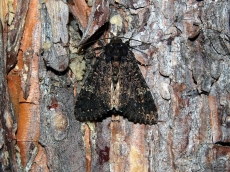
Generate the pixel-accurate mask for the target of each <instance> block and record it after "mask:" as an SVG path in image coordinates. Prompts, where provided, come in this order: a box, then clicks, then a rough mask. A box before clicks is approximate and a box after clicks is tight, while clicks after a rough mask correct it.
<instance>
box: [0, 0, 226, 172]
mask: <svg viewBox="0 0 230 172" xmlns="http://www.w3.org/2000/svg"><path fill="white" fill-rule="evenodd" d="M90 3H91V4H90ZM229 7H230V4H229V2H228V1H221V0H216V1H211V0H207V1H195V0H190V1H185V2H184V1H181V0H179V1H174V0H170V1H166V0H158V1H157V0H154V1H153V0H152V1H149V0H119V1H118V0H117V1H116V2H114V1H113V0H110V1H109V0H95V1H93V2H91V1H88V4H86V2H85V1H80V0H72V1H69V2H64V1H61V0H55V1H53V0H46V1H39V0H27V1H22V0H18V1H11V0H8V1H6V0H2V1H1V2H0V15H1V16H0V18H1V22H2V25H3V28H1V29H0V33H1V35H0V93H1V94H0V96H1V101H0V107H1V118H0V121H1V123H0V127H1V129H0V161H1V164H0V165H1V166H0V171H1V170H2V171H55V172H56V171H57V172H62V171H63V172H68V171H70V172H74V171H80V172H83V171H87V172H89V171H92V172H96V171H108V172H109V171H111V172H112V171H114V172H115V171H116V172H118V171H119V172H121V171H125V172H129V171H130V172H135V171H142V172H144V171H150V172H153V171H220V172H222V171H223V172H225V171H230V165H229V161H230V135H229V127H230V116H229V114H230V44H229V42H230V41H229V39H230V34H229V32H230V9H229ZM104 25H106V26H108V29H107V30H103V29H101V30H100V28H101V27H102V28H103V26H104ZM105 28H106V27H105ZM101 31H103V32H101ZM98 35H104V36H105V37H106V38H111V37H113V36H122V38H124V37H125V38H131V39H130V44H131V46H133V49H132V51H133V53H134V54H135V56H136V58H137V59H139V60H140V61H143V62H147V63H150V64H151V66H148V67H142V66H141V67H140V70H141V71H142V73H143V76H144V77H145V79H146V81H147V83H148V86H149V88H150V90H151V92H152V95H153V97H154V100H155V103H156V106H157V110H158V118H159V119H158V120H159V122H158V123H157V124H156V125H144V124H142V125H140V124H134V123H132V122H129V121H128V120H127V119H123V118H122V117H119V116H118V117H114V116H113V117H106V118H104V120H102V121H100V122H99V121H95V122H84V123H82V122H79V121H77V120H76V119H75V117H74V106H75V102H76V98H77V95H78V93H79V91H80V87H81V85H82V84H84V80H85V78H86V77H87V73H88V71H87V70H88V66H89V63H88V61H87V60H86V59H85V58H84V57H86V56H90V57H92V56H93V55H92V53H91V54H90V53H89V52H88V51H86V53H85V54H84V53H79V47H80V44H81V45H83V44H84V43H86V42H87V41H89V39H91V40H92V39H94V38H96V37H98ZM134 39H136V40H139V41H140V42H138V41H134ZM104 40H105V43H108V42H109V39H104ZM125 40H127V39H124V41H125ZM100 42H101V41H99V42H98V44H100ZM93 43H94V42H93ZM91 47H92V46H91V44H87V48H88V49H90V48H91ZM88 49H87V50H88Z"/></svg>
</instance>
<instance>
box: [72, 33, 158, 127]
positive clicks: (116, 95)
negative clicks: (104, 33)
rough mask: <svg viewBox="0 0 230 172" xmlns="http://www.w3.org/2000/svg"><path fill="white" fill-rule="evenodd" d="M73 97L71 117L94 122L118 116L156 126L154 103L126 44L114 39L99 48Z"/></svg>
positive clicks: (116, 38) (156, 115)
mask: <svg viewBox="0 0 230 172" xmlns="http://www.w3.org/2000/svg"><path fill="white" fill-rule="evenodd" d="M102 51H103V52H102V53H101V55H100V57H99V58H96V62H95V63H94V64H93V66H92V68H91V70H90V72H89V75H88V77H87V79H86V80H85V83H84V86H83V87H82V88H81V91H80V93H79V95H78V97H77V102H76V105H75V112H74V113H75V117H76V119H77V120H79V121H95V120H98V119H101V118H103V117H105V116H106V115H108V114H119V115H121V116H123V117H124V118H127V119H128V120H129V121H132V122H134V123H140V124H150V125H151V124H156V123H157V121H158V114H157V108H156V105H155V102H154V100H153V97H152V94H151V92H150V89H149V87H148V85H147V84H146V81H145V79H144V77H143V75H142V73H141V71H140V69H139V66H138V64H139V65H144V64H141V63H140V62H139V61H138V60H136V58H135V56H134V54H133V52H132V51H131V50H130V46H129V44H128V43H127V42H126V43H123V42H122V40H121V39H120V38H118V37H114V38H112V39H111V41H110V43H108V44H107V45H106V46H104V47H103V48H102Z"/></svg>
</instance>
